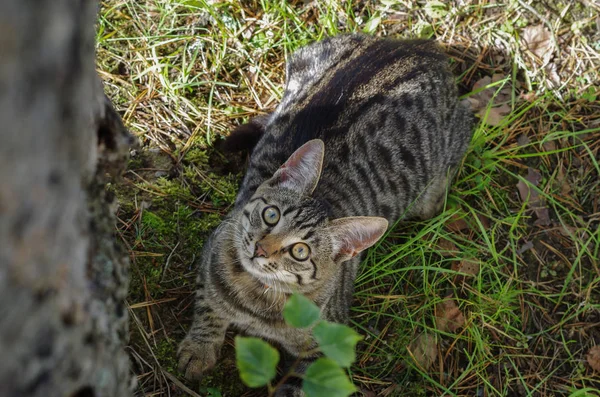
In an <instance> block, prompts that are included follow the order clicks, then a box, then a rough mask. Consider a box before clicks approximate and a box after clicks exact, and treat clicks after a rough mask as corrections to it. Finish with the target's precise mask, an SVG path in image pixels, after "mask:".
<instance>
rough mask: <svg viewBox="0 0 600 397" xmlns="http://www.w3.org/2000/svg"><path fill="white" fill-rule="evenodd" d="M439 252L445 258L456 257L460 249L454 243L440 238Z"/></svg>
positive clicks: (438, 243) (438, 242)
mask: <svg viewBox="0 0 600 397" xmlns="http://www.w3.org/2000/svg"><path fill="white" fill-rule="evenodd" d="M436 248H437V251H438V252H439V253H440V254H441V255H442V256H444V257H449V256H456V254H457V253H458V248H457V247H456V244H454V243H453V242H452V241H450V240H448V239H446V238H443V237H440V238H439V239H438V241H437V247H436Z"/></svg>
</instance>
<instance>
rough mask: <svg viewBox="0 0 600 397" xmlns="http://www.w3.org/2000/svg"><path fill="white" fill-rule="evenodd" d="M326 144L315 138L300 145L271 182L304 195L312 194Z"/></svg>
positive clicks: (317, 179)
mask: <svg viewBox="0 0 600 397" xmlns="http://www.w3.org/2000/svg"><path fill="white" fill-rule="evenodd" d="M324 154H325V144H324V143H323V141H322V140H320V139H313V140H311V141H308V142H306V143H305V144H304V145H302V146H300V147H299V148H298V149H297V150H296V151H295V152H294V153H293V154H292V155H291V156H290V158H289V159H287V161H286V162H285V163H284V164H283V165H282V166H281V167H279V169H278V170H277V171H276V172H275V174H274V175H273V178H271V180H270V181H271V183H273V184H277V185H279V186H281V187H284V188H287V189H291V190H295V191H296V192H298V193H299V194H300V195H302V196H310V195H311V194H312V192H313V190H315V188H316V187H317V183H318V182H319V177H320V176H321V168H323V155H324Z"/></svg>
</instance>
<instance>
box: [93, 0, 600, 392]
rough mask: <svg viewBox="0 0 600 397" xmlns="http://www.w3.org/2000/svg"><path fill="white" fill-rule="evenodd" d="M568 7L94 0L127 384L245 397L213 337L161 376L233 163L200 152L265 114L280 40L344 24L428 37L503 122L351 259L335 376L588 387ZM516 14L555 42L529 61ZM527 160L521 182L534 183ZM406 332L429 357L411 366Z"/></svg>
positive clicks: (591, 158)
mask: <svg viewBox="0 0 600 397" xmlns="http://www.w3.org/2000/svg"><path fill="white" fill-rule="evenodd" d="M584 3H585V2H554V3H553V2H531V4H530V3H528V2H525V1H521V0H518V1H507V2H504V3H502V2H499V3H493V2H487V1H483V0H481V1H475V2H471V3H470V5H468V6H463V7H457V6H456V5H455V4H453V3H452V4H448V3H446V2H433V1H429V2H428V1H422V2H416V1H399V0H385V1H381V2H375V1H361V2H350V1H348V2H346V1H345V2H336V1H327V2H325V1H316V2H306V3H305V2H300V1H299V2H288V1H266V0H264V1H244V2H236V1H221V2H213V1H193V0H186V1H184V0H174V1H168V0H149V1H125V0H108V1H104V2H103V3H102V9H101V12H100V19H99V23H98V35H97V38H98V46H97V54H98V58H97V63H98V70H99V73H100V75H101V77H102V78H103V80H104V83H105V89H106V92H107V93H108V95H109V97H110V98H111V100H112V101H113V103H114V104H115V106H116V107H117V109H118V110H119V111H120V112H121V114H122V117H123V120H124V121H125V123H126V125H127V126H128V128H129V129H130V130H131V131H132V132H133V133H134V134H135V135H136V136H138V137H139V139H140V142H141V147H140V148H139V149H138V150H136V152H135V153H134V155H133V157H132V159H131V161H130V165H129V169H128V171H127V173H126V174H125V176H124V179H123V182H122V183H120V184H119V185H116V186H112V187H111V189H113V190H114V191H115V192H116V194H117V196H118V197H119V204H120V207H119V211H118V216H119V224H118V225H117V235H118V236H119V238H120V239H121V240H122V241H123V243H124V244H125V246H126V247H127V249H128V251H129V254H130V258H131V262H132V267H131V272H130V274H131V287H130V294H129V298H128V303H129V308H130V309H129V310H130V314H131V316H132V325H131V343H130V347H129V349H130V352H131V357H132V362H133V369H134V371H135V373H136V374H137V376H138V381H139V382H138V388H137V395H169V393H170V395H175V396H178V395H194V394H192V393H196V394H195V395H211V394H212V395H215V393H216V392H215V390H218V391H220V392H221V393H222V394H223V395H224V396H226V395H228V396H241V395H246V396H253V395H255V396H259V395H261V392H256V391H249V390H247V389H246V388H244V386H243V385H242V384H241V383H240V382H239V381H238V380H237V370H236V368H235V361H234V359H233V353H232V338H231V337H228V339H227V342H226V346H225V348H224V351H223V357H222V359H221V361H220V363H219V365H218V367H217V368H215V370H214V371H213V372H212V373H210V374H208V375H207V377H206V378H205V379H204V380H203V381H202V383H201V385H200V386H198V385H191V384H187V383H186V382H185V381H184V380H183V377H181V374H178V373H177V371H176V359H175V351H176V346H177V343H178V342H179V341H180V340H181V339H182V338H183V336H184V333H185V329H186V328H187V326H188V325H189V323H190V320H191V310H190V309H191V305H192V302H193V284H194V283H193V281H194V269H195V267H194V261H195V259H196V258H197V256H198V255H199V253H200V250H201V247H202V244H203V241H204V239H205V238H206V237H207V235H208V233H209V232H210V230H211V229H212V228H214V227H215V226H217V225H218V224H219V222H220V220H221V219H222V217H223V216H224V214H226V213H227V211H228V210H229V208H230V206H231V204H232V203H233V201H234V199H235V194H236V189H237V185H238V183H239V181H240V179H241V176H242V175H243V172H244V164H245V158H243V157H241V156H237V157H236V156H227V157H226V156H224V155H223V154H221V153H220V152H219V150H218V149H217V147H218V143H219V141H220V140H221V139H222V137H223V136H226V135H227V134H228V132H229V131H230V130H231V128H232V127H234V126H235V125H237V124H239V123H242V122H244V121H246V120H247V119H249V118H251V117H253V116H256V115H258V114H262V113H265V112H269V111H270V110H272V109H273V108H274V107H275V106H276V105H277V103H278V101H279V99H280V97H281V94H282V85H283V82H284V78H285V58H286V57H287V56H289V55H290V54H291V53H292V52H293V51H294V50H295V49H297V48H299V47H301V46H302V45H305V44H307V43H309V42H311V41H314V40H319V39H321V38H323V37H326V36H329V35H335V34H339V33H346V32H355V31H366V32H369V33H373V34H376V35H381V36H393V37H431V38H436V39H437V40H438V41H439V42H440V44H442V45H443V46H444V47H445V48H446V49H447V50H448V51H449V53H450V54H451V55H452V58H453V68H454V71H455V73H456V75H457V81H458V83H459V87H460V90H461V94H463V97H464V98H471V100H473V99H476V98H480V97H481V98H483V97H484V96H482V95H484V94H486V93H489V95H488V96H485V100H483V101H481V102H482V103H479V104H478V105H477V106H476V110H478V111H479V114H480V115H481V116H482V117H483V118H490V117H492V116H493V115H494V112H496V111H497V108H498V107H499V106H500V105H502V104H505V105H506V106H507V107H508V114H507V115H506V116H505V117H504V118H503V119H502V120H500V121H499V122H498V123H493V124H495V125H488V124H487V123H484V122H480V123H478V125H477V128H476V131H475V136H474V138H473V141H472V143H471V146H470V148H469V151H468V153H467V156H466V158H465V160H464V162H463V164H462V166H461V167H460V170H459V173H458V175H457V176H456V178H455V183H454V184H453V186H452V188H451V190H450V192H449V196H448V200H447V203H446V204H447V205H446V209H445V210H444V211H443V212H442V213H441V214H439V215H438V216H437V217H435V218H433V219H430V220H427V221H423V222H404V223H401V224H398V225H397V226H396V227H395V228H394V229H393V230H391V231H390V232H389V233H388V236H387V237H386V238H385V239H384V240H382V241H381V242H380V244H378V246H377V247H376V248H374V249H372V250H371V251H370V253H369V256H368V258H367V260H366V261H365V262H364V263H363V264H362V267H361V272H360V274H359V276H358V278H357V281H356V299H355V304H354V306H353V311H352V324H353V326H354V327H355V328H356V329H357V330H358V331H359V332H360V333H361V334H362V335H363V336H364V337H365V339H364V341H363V342H361V343H360V344H359V355H358V360H357V362H356V364H355V365H354V366H353V367H352V369H351V373H352V376H353V381H354V383H355V384H356V385H357V387H359V388H360V389H361V390H362V391H363V392H365V393H366V392H372V393H375V394H367V395H380V396H397V395H402V396H421V395H422V396H425V395H440V396H441V395H447V396H463V395H464V396H474V395H481V396H551V395H569V394H571V393H574V392H575V391H576V390H585V389H586V388H588V389H589V390H592V391H589V390H588V391H587V392H586V393H588V394H587V395H599V394H600V392H599V391H598V389H599V388H600V378H599V375H598V373H594V372H593V370H592V369H591V368H590V366H589V365H588V364H587V363H586V354H587V352H588V350H589V349H590V348H591V347H592V346H595V345H600V264H599V259H598V258H599V257H600V253H599V250H600V229H599V227H598V225H599V223H600V215H599V214H600V212H599V209H598V207H599V204H600V203H599V200H600V199H599V197H600V186H599V185H600V178H599V177H600V165H599V160H598V159H599V156H600V153H599V151H600V139H599V138H600V123H599V122H598V114H600V105H599V104H598V102H597V95H598V86H597V82H598V81H600V76H599V74H598V71H599V70H600V65H599V63H600V62H599V61H598V60H599V59H600V56H599V55H598V52H599V51H600V33H599V32H598V31H597V29H596V28H595V26H596V24H597V20H598V15H599V9H598V6H595V5H594V4H591V3H590V2H587V3H585V4H584ZM565 7H566V8H565ZM565 9H566V11H564V10H565ZM563 11H564V12H563ZM535 25H543V26H546V27H547V26H550V27H551V32H550V33H551V35H550V37H549V38H548V41H547V42H546V45H549V44H548V43H551V42H554V41H555V40H556V42H558V43H559V44H560V47H559V49H558V51H557V50H556V49H553V50H552V51H551V53H552V54H553V55H552V57H551V58H550V59H549V60H548V61H547V62H546V63H544V61H543V60H541V59H539V58H538V57H536V56H535V55H534V54H532V52H531V51H528V50H527V44H526V43H524V41H523V40H524V38H526V36H527V35H526V34H525V33H526V29H527V28H529V27H532V26H535ZM554 66H556V68H555V70H556V73H555V74H554V75H553V73H554V72H553V67H554ZM493 75H498V76H500V78H499V79H495V80H494V81H493V82H491V83H490V84H489V85H487V86H485V87H483V88H482V89H480V90H473V86H474V84H475V83H476V82H479V81H480V80H481V79H482V78H483V77H486V76H490V77H491V76H493ZM556 76H558V79H559V81H558V83H557V81H556V78H557V77H556ZM528 168H531V169H533V170H537V171H539V173H540V175H541V180H540V181H539V184H538V186H537V187H533V186H531V182H530V181H527V180H526V177H527V175H528ZM519 181H522V183H525V185H528V186H530V189H534V190H535V191H536V192H537V193H538V194H539V197H540V198H541V199H542V200H543V206H544V207H546V208H547V210H548V214H549V222H542V224H540V222H537V221H538V216H537V215H536V213H535V211H534V209H532V208H530V205H528V204H527V203H526V202H524V200H523V199H522V197H520V194H519V190H518V188H517V183H519ZM459 219H462V220H459ZM546 223H547V224H546ZM473 264H476V265H478V270H477V268H475V270H473ZM461 266H463V267H461ZM469 266H470V267H469ZM461 269H462V270H464V271H468V274H465V273H462V271H461ZM447 299H450V300H452V301H454V302H455V303H456V305H457V310H458V311H459V313H461V314H462V316H463V318H464V324H462V323H461V325H462V326H461V327H458V329H456V330H453V331H450V330H448V329H440V328H441V327H440V326H439V322H438V321H439V319H437V318H436V316H437V317H440V316H443V315H444V311H443V310H444V309H443V305H444V302H445V301H446V300H447ZM442 328H443V327H442ZM231 335H233V334H231ZM425 340H429V341H433V342H432V343H431V344H432V347H433V349H431V350H430V351H429V354H431V355H432V357H433V360H432V363H431V364H430V365H429V366H428V365H424V362H423V360H422V358H421V359H419V358H418V357H417V360H416V361H415V359H414V358H413V357H416V355H415V352H417V351H418V349H419V343H420V342H421V341H425ZM417 353H418V352H417ZM185 385H187V388H186V386H185ZM593 390H596V391H593ZM594 393H595V394H594Z"/></svg>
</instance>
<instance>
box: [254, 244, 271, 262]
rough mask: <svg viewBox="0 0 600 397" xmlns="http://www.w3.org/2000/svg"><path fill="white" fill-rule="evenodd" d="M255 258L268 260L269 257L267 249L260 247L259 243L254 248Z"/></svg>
mask: <svg viewBox="0 0 600 397" xmlns="http://www.w3.org/2000/svg"><path fill="white" fill-rule="evenodd" d="M254 256H256V257H259V258H260V257H262V258H266V257H267V256H268V255H267V251H265V249H264V248H263V247H262V245H260V244H259V243H256V246H255V247H254Z"/></svg>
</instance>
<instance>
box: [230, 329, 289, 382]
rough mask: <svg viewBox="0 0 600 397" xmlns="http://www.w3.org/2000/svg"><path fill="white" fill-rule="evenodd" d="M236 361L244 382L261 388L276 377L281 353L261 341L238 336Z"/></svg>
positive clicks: (236, 339) (236, 340) (236, 338)
mask: <svg viewBox="0 0 600 397" xmlns="http://www.w3.org/2000/svg"><path fill="white" fill-rule="evenodd" d="M235 361H236V364H237V367H238V369H239V370H240V377H241V378H242V381H243V382H244V383H245V384H246V385H248V386H250V387H260V386H264V385H266V384H267V383H269V382H270V381H271V380H272V379H273V378H274V377H275V374H276V367H277V363H278V362H279V352H278V351H277V350H276V349H275V348H274V347H273V346H271V345H269V344H268V343H267V342H265V341H263V340H261V339H258V338H246V337H242V336H236V337H235Z"/></svg>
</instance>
